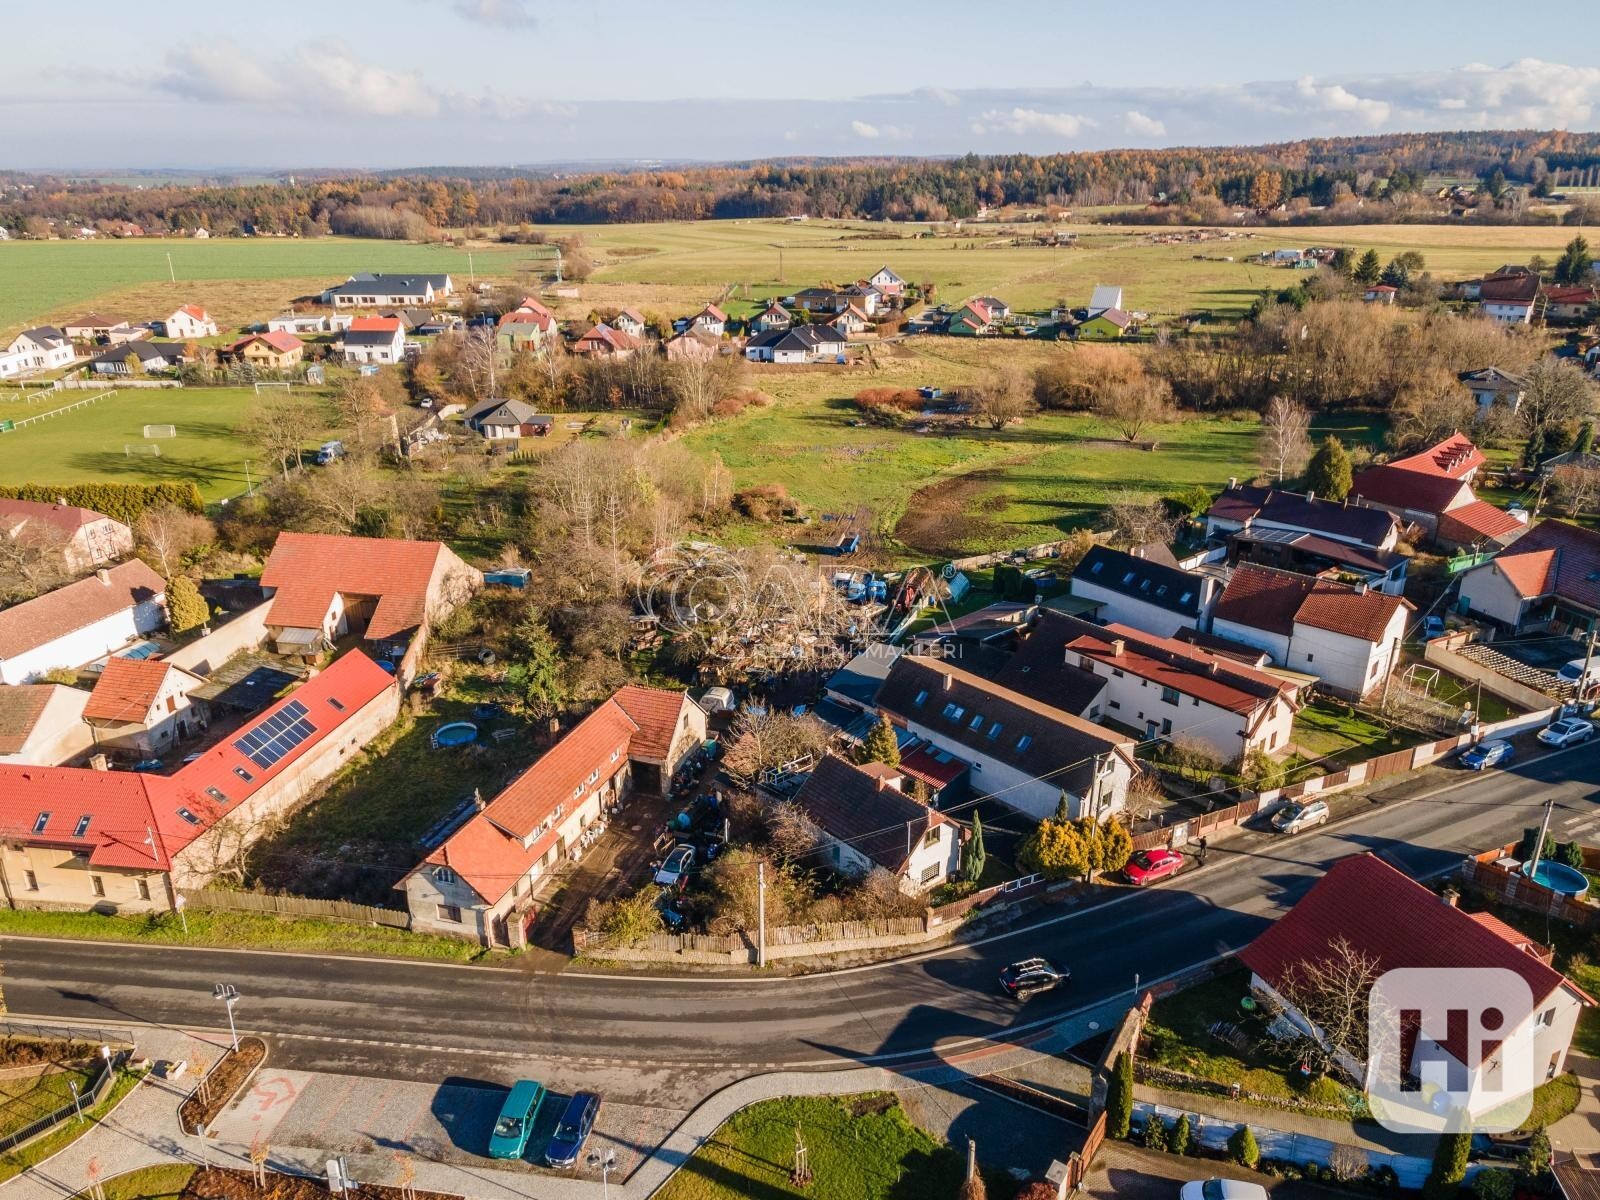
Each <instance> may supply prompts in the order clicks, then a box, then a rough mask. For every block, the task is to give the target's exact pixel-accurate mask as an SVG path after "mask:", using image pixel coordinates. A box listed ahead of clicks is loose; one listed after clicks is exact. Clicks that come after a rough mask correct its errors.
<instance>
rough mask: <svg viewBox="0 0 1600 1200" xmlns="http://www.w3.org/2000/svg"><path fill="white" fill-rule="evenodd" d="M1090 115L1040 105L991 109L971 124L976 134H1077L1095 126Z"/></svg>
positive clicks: (1065, 136) (1070, 135)
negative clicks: (1043, 110) (1004, 109)
mask: <svg viewBox="0 0 1600 1200" xmlns="http://www.w3.org/2000/svg"><path fill="white" fill-rule="evenodd" d="M1095 124H1096V122H1095V121H1094V120H1092V119H1091V118H1089V117H1082V116H1078V115H1077V114H1076V113H1066V112H1055V113H1053V112H1041V111H1040V110H1038V109H1037V108H1022V107H1020V106H1019V107H1017V108H1013V109H1012V110H1011V111H1010V112H1005V111H1002V110H1000V109H990V110H989V111H988V112H986V113H984V114H983V117H982V119H981V120H979V121H977V122H976V123H975V124H974V125H973V126H972V131H973V132H974V133H1014V134H1030V133H1047V134H1051V135H1053V136H1055V137H1064V138H1071V137H1077V136H1078V134H1080V133H1082V132H1083V131H1084V130H1085V129H1088V128H1090V127H1092V126H1093V125H1095Z"/></svg>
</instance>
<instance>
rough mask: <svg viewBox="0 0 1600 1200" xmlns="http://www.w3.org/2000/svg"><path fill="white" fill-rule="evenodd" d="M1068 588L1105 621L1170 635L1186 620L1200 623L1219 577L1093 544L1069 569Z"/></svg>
mask: <svg viewBox="0 0 1600 1200" xmlns="http://www.w3.org/2000/svg"><path fill="white" fill-rule="evenodd" d="M1068 587H1069V589H1070V591H1071V593H1072V595H1074V596H1077V597H1078V598H1079V599H1083V600H1093V601H1095V602H1096V603H1097V604H1099V605H1100V615H1101V617H1102V618H1103V619H1105V620H1107V621H1120V622H1121V623H1122V624H1124V625H1131V626H1133V628H1135V629H1142V630H1143V631H1145V632H1146V633H1152V634H1155V635H1157V636H1158V637H1171V636H1172V635H1173V634H1175V633H1177V632H1178V630H1180V629H1182V628H1183V627H1184V626H1186V625H1192V626H1195V627H1197V628H1201V629H1203V628H1205V626H1206V624H1207V623H1208V622H1209V621H1210V619H1211V606H1212V605H1213V604H1214V603H1216V599H1217V596H1218V594H1219V593H1220V592H1221V591H1222V582H1221V581H1220V580H1219V579H1217V578H1216V576H1214V575H1200V574H1197V573H1194V572H1190V571H1185V570H1183V569H1182V568H1180V567H1178V566H1176V565H1171V564H1169V563H1162V562H1158V561H1156V560H1155V559H1152V558H1148V557H1145V556H1143V555H1136V554H1129V553H1127V552H1126V551H1122V550H1113V549H1111V547H1109V546H1093V547H1091V548H1090V549H1089V552H1088V553H1087V554H1085V555H1084V556H1083V558H1082V559H1081V560H1080V561H1079V563H1078V565H1077V566H1076V567H1075V568H1074V569H1073V572H1072V579H1071V581H1070V583H1069V585H1068Z"/></svg>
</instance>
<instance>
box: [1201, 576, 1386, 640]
mask: <svg viewBox="0 0 1600 1200" xmlns="http://www.w3.org/2000/svg"><path fill="white" fill-rule="evenodd" d="M1412 607H1413V605H1412V604H1411V602H1410V601H1408V600H1405V599H1403V598H1401V597H1399V596H1386V595H1384V594H1383V593H1382V592H1375V591H1370V590H1368V591H1361V590H1360V589H1357V588H1353V587H1349V586H1347V585H1345V584H1342V583H1334V582H1333V581H1332V580H1328V579H1316V578H1313V577H1312V576H1309V575H1297V574H1295V573H1294V572H1292V571H1278V570H1274V569H1273V568H1271V567H1260V566H1256V565H1254V564H1240V565H1239V566H1237V567H1235V568H1234V570H1233V574H1232V575H1231V576H1230V577H1229V579H1228V586H1227V587H1226V588H1224V589H1223V592H1222V598H1221V599H1220V600H1218V601H1217V607H1216V609H1215V610H1214V611H1213V614H1212V615H1213V618H1214V619H1215V620H1217V621H1229V622H1232V623H1233V624H1235V625H1244V626H1246V627H1248V628H1251V629H1262V630H1266V631H1267V632H1268V633H1276V634H1280V635H1283V636H1288V635H1290V634H1292V633H1293V632H1294V627H1295V625H1296V624H1300V625H1308V626H1310V627H1311V628H1313V629H1325V630H1327V631H1328V632H1330V633H1338V634H1342V635H1344V636H1345V637H1351V638H1359V639H1360V640H1362V641H1368V642H1377V641H1381V640H1382V639H1383V636H1384V633H1385V631H1387V629H1388V628H1389V623H1390V622H1391V621H1392V620H1393V619H1394V614H1395V613H1396V612H1398V611H1399V610H1400V609H1401V608H1412Z"/></svg>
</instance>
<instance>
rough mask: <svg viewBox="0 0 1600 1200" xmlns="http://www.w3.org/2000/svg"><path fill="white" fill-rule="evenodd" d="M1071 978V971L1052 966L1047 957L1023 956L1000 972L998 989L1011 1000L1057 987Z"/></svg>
mask: <svg viewBox="0 0 1600 1200" xmlns="http://www.w3.org/2000/svg"><path fill="white" fill-rule="evenodd" d="M1071 978H1072V972H1071V971H1069V970H1067V969H1066V968H1065V967H1055V966H1052V965H1051V963H1050V960H1049V959H1047V958H1025V959H1023V960H1022V961H1021V962H1014V963H1012V964H1011V965H1010V966H1009V967H1007V968H1006V969H1005V970H1004V971H1001V972H1000V990H1001V991H1002V992H1004V993H1005V994H1006V995H1008V996H1010V997H1011V998H1012V999H1013V1000H1026V999H1027V998H1028V997H1029V996H1032V995H1034V994H1036V993H1038V992H1048V991H1049V990H1050V989H1051V988H1058V987H1060V986H1061V985H1062V984H1064V983H1066V982H1067V980H1069V979H1071Z"/></svg>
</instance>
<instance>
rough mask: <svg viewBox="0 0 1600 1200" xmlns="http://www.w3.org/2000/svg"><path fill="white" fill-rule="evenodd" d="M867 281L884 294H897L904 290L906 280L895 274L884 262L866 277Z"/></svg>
mask: <svg viewBox="0 0 1600 1200" xmlns="http://www.w3.org/2000/svg"><path fill="white" fill-rule="evenodd" d="M867 282H868V283H870V284H871V285H872V286H873V287H875V288H877V289H878V290H879V291H880V292H882V293H883V294H884V295H885V296H898V295H900V294H901V293H902V292H904V291H905V290H906V281H905V280H904V279H902V278H900V276H898V275H896V274H895V273H894V272H893V271H891V270H890V269H889V267H888V264H885V265H883V266H881V267H879V268H878V269H877V271H875V272H874V273H873V274H872V275H870V276H868V277H867Z"/></svg>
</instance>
